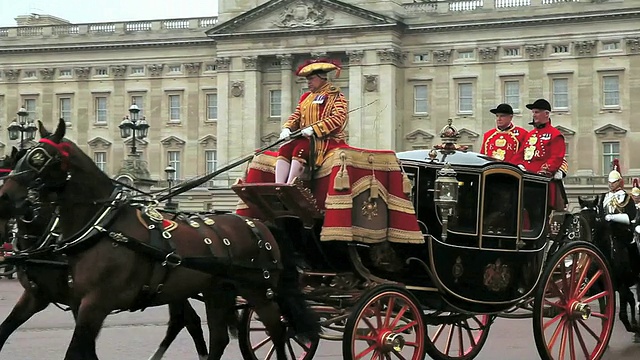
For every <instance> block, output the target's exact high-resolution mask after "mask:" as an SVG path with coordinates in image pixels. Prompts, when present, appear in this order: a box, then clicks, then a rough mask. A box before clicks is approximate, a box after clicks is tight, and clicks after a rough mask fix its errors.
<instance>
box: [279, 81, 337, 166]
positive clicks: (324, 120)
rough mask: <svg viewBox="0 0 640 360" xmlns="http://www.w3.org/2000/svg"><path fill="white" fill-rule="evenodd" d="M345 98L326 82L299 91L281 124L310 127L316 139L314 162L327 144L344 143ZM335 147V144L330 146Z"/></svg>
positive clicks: (318, 158) (294, 127)
mask: <svg viewBox="0 0 640 360" xmlns="http://www.w3.org/2000/svg"><path fill="white" fill-rule="evenodd" d="M347 119H348V111H347V99H346V98H345V96H344V94H342V93H341V92H340V88H338V87H336V86H334V85H333V84H331V83H326V84H325V85H324V86H323V87H322V88H321V89H319V90H318V91H316V92H313V93H312V92H306V93H304V94H302V96H301V97H300V100H299V101H298V106H296V110H295V111H294V112H293V114H291V116H289V119H287V122H286V123H285V124H284V127H286V128H289V129H290V130H291V131H295V130H298V129H304V128H306V127H308V126H313V131H314V133H315V135H316V137H317V138H318V140H317V141H316V149H315V151H316V152H315V153H316V163H317V164H321V163H322V161H323V160H324V155H325V154H326V152H327V150H329V147H330V146H329V145H333V144H335V143H344V139H345V137H346V136H345V133H344V130H345V127H346V126H347ZM331 147H335V146H331Z"/></svg>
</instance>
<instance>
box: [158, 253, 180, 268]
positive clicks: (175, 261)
mask: <svg viewBox="0 0 640 360" xmlns="http://www.w3.org/2000/svg"><path fill="white" fill-rule="evenodd" d="M180 264H182V257H180V255H178V254H176V253H175V252H171V253H168V254H167V256H166V257H165V258H164V261H163V262H162V266H165V267H166V266H170V267H172V268H174V267H177V266H180Z"/></svg>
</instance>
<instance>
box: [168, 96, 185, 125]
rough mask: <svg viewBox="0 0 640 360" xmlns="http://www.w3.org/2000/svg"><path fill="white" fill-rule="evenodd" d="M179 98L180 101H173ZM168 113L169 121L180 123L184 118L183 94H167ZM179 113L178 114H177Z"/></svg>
mask: <svg viewBox="0 0 640 360" xmlns="http://www.w3.org/2000/svg"><path fill="white" fill-rule="evenodd" d="M175 99H177V101H178V103H177V106H176V104H174V103H173V100H175ZM167 110H168V112H167V115H168V117H169V122H172V123H179V122H180V121H181V118H182V96H180V94H168V95H167ZM176 114H177V115H176Z"/></svg>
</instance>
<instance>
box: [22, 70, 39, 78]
mask: <svg viewBox="0 0 640 360" xmlns="http://www.w3.org/2000/svg"><path fill="white" fill-rule="evenodd" d="M24 78H25V79H37V78H38V73H37V72H36V71H35V70H26V71H25V72H24Z"/></svg>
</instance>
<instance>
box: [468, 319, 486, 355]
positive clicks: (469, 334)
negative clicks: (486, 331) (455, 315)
mask: <svg viewBox="0 0 640 360" xmlns="http://www.w3.org/2000/svg"><path fill="white" fill-rule="evenodd" d="M464 323H465V324H466V325H467V327H466V328H465V330H466V332H467V336H469V343H470V345H471V348H472V349H473V348H474V347H476V345H477V343H476V338H475V337H474V336H473V333H472V332H471V329H469V327H470V326H469V321H467V320H465V321H464ZM480 331H481V332H482V331H483V330H480Z"/></svg>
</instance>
